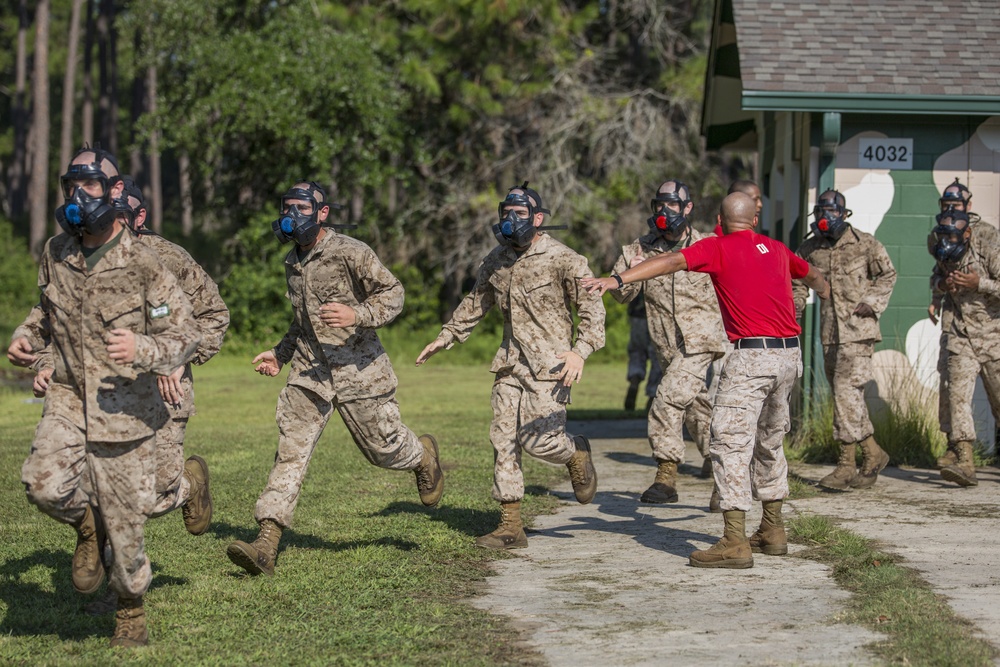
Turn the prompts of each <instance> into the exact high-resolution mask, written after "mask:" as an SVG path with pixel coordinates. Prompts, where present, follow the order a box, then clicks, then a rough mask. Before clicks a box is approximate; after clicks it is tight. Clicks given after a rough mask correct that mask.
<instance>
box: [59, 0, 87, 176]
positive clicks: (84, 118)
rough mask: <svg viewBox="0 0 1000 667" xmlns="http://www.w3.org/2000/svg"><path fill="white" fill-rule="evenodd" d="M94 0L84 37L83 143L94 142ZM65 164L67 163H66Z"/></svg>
mask: <svg viewBox="0 0 1000 667" xmlns="http://www.w3.org/2000/svg"><path fill="white" fill-rule="evenodd" d="M93 69H94V0H87V30H86V32H85V34H84V37H83V113H82V114H81V116H82V117H81V120H80V122H81V124H82V125H83V127H82V128H81V134H82V135H83V143H84V145H86V146H91V145H93V143H94V82H93ZM64 166H65V165H64Z"/></svg>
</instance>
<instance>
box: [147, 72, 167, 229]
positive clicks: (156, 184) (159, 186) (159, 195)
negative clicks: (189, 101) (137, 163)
mask: <svg viewBox="0 0 1000 667" xmlns="http://www.w3.org/2000/svg"><path fill="white" fill-rule="evenodd" d="M146 93H147V98H146V100H147V101H146V108H147V109H149V113H151V114H155V113H156V67H150V68H149V69H148V70H147V71H146ZM149 187H150V188H151V190H152V197H150V199H151V200H152V201H151V202H150V204H151V205H150V207H149V212H150V214H151V215H152V216H153V231H155V232H156V233H157V234H159V233H160V232H162V231H163V181H162V179H161V177H160V131H159V130H154V131H153V133H152V134H151V135H150V137H149Z"/></svg>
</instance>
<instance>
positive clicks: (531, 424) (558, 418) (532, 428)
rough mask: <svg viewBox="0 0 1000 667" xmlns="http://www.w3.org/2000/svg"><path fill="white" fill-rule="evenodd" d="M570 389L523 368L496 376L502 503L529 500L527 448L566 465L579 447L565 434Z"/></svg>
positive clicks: (494, 431) (496, 467) (497, 486)
mask: <svg viewBox="0 0 1000 667" xmlns="http://www.w3.org/2000/svg"><path fill="white" fill-rule="evenodd" d="M569 396H570V390H569V387H564V386H562V385H561V384H560V383H559V382H557V381H551V380H536V379H535V378H534V376H533V375H532V374H531V371H530V370H529V369H528V368H527V367H526V366H524V365H522V364H518V365H517V366H515V367H514V368H513V369H510V370H503V371H500V372H498V373H497V375H496V380H495V381H494V382H493V397H492V399H491V403H492V404H493V423H492V424H490V442H491V443H493V498H494V499H495V500H498V501H500V502H502V503H509V502H514V501H518V500H521V498H523V497H524V477H523V475H522V474H521V452H522V450H523V451H525V452H527V453H528V454H530V455H531V456H534V457H535V458H539V459H541V460H543V461H547V462H549V463H555V464H559V465H565V464H566V463H568V462H569V460H570V459H571V458H572V457H573V453H574V452H575V451H576V445H574V444H573V439H572V436H571V435H570V434H568V433H567V432H566V404H567V403H569Z"/></svg>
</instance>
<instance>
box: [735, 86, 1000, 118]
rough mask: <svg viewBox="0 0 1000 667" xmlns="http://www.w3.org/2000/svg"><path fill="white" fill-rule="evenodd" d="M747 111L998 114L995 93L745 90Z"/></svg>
mask: <svg viewBox="0 0 1000 667" xmlns="http://www.w3.org/2000/svg"><path fill="white" fill-rule="evenodd" d="M741 103H742V107H743V109H744V110H746V111H764V110H767V109H773V110H780V111H838V112H841V113H900V114H947V115H952V116H975V115H980V114H984V115H987V116H996V115H1000V96H998V95H888V94H886V95H882V94H871V93H856V94H854V93H801V92H785V91H764V90H744V91H743V96H742V99H741Z"/></svg>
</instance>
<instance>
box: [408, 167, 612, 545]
mask: <svg viewBox="0 0 1000 667" xmlns="http://www.w3.org/2000/svg"><path fill="white" fill-rule="evenodd" d="M499 213H500V218H501V222H500V223H499V224H497V225H495V226H494V233H495V235H496V236H497V239H498V241H499V242H500V246H498V247H497V248H495V249H494V250H493V251H491V252H490V253H489V255H487V256H486V258H485V259H484V260H483V263H482V265H481V266H480V267H479V272H478V274H477V276H476V284H475V286H474V287H473V288H472V291H471V292H470V293H469V294H467V295H466V296H465V298H464V299H463V300H462V302H461V303H460V304H459V306H458V308H457V309H456V310H455V313H454V314H453V315H452V317H451V320H449V321H448V323H447V324H445V325H444V326H443V327H442V329H441V333H440V334H438V337H437V338H436V339H435V340H434V342H432V343H431V344H429V345H428V346H427V347H426V348H424V350H423V352H421V354H420V356H419V357H418V358H417V365H420V364H422V363H424V361H426V360H427V358H429V357H430V356H431V355H433V354H435V353H436V352H438V351H440V350H442V349H449V348H451V347H452V346H454V344H455V343H464V342H465V341H466V340H467V339H468V337H469V335H470V334H471V333H472V329H473V328H474V327H475V326H476V324H478V323H479V322H480V321H481V320H482V319H483V318H484V317H485V316H486V314H487V313H488V312H489V311H490V309H491V308H493V306H494V305H496V306H497V307H498V308H499V309H500V312H501V313H502V314H503V319H504V329H503V340H502V342H501V344H500V349H499V350H498V351H497V354H496V356H495V357H494V358H493V364H492V365H491V366H490V372H491V373H495V380H494V383H493V396H492V405H493V423H492V425H491V426H490V442H491V443H492V444H493V450H494V466H493V498H494V499H495V500H497V501H499V502H500V506H501V511H500V516H501V520H500V526H499V527H498V528H497V529H496V530H495V531H493V532H492V533H489V534H488V535H483V536H481V537H479V538H477V539H476V544H477V545H478V546H481V547H484V548H489V549H518V548H524V547H526V546H527V545H528V540H527V537H526V536H525V534H524V527H523V524H522V522H521V499H522V498H523V497H524V478H523V476H522V474H521V454H522V452H527V453H528V454H530V455H532V456H534V457H536V458H539V459H542V460H543V461H548V462H549V463H555V464H558V465H565V466H567V468H568V469H569V472H570V479H571V481H572V483H573V490H574V492H575V495H576V499H577V500H578V501H579V502H581V503H589V502H590V501H591V500H592V499H593V497H594V493H595V492H596V491H597V474H596V472H595V471H594V467H593V464H592V461H591V457H590V443H589V442H588V441H587V439H586V438H585V437H583V436H581V435H577V436H573V435H570V434H569V433H567V432H566V405H567V404H568V403H569V402H570V385H571V384H572V382H573V381H574V380H579V377H580V375H581V374H582V371H583V362H584V361H585V360H586V359H587V357H589V356H590V355H591V354H592V353H593V352H594V351H595V350H599V349H600V348H602V347H603V346H604V303H603V302H602V301H601V299H600V298H598V297H592V296H590V295H588V294H587V293H586V291H585V290H584V289H583V288H582V287H581V286H580V283H579V280H580V279H581V278H584V277H589V276H593V273H591V271H590V268H589V267H588V266H587V259H586V258H585V257H582V256H581V255H578V254H577V253H575V252H573V251H572V250H571V249H569V248H567V247H566V246H565V245H563V244H562V243H560V242H559V241H556V240H555V239H553V238H552V237H551V236H549V235H547V234H544V233H539V232H538V229H537V228H538V227H539V226H541V224H542V221H543V220H544V214H545V213H548V211H547V210H546V209H543V208H542V202H541V197H540V196H539V195H538V193H537V192H535V191H534V190H532V189H529V188H527V184H525V186H523V187H520V188H512V189H511V190H510V192H509V194H508V195H507V198H506V199H504V201H503V202H501V203H500V206H499ZM570 303H572V304H574V305H575V306H576V311H577V314H578V315H579V318H580V324H579V327H578V329H577V335H576V341H575V342H574V341H573V313H572V311H571V310H570V308H569V304H570Z"/></svg>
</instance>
